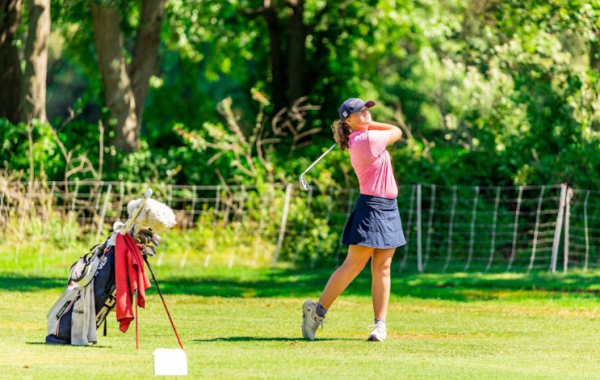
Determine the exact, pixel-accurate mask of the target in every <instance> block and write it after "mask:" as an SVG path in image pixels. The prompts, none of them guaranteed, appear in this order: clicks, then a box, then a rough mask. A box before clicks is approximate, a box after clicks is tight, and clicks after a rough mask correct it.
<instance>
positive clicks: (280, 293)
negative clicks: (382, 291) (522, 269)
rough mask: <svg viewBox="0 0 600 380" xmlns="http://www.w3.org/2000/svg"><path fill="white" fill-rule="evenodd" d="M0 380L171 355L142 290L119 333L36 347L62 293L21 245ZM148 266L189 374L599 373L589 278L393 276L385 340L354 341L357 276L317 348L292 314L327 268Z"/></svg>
mask: <svg viewBox="0 0 600 380" xmlns="http://www.w3.org/2000/svg"><path fill="white" fill-rule="evenodd" d="M0 254H1V256H0V257H1V258H0V337H1V338H0V377H1V378H44V379H54V378H56V379H64V378H66V377H75V376H76V377H82V378H102V379H106V378H145V377H151V376H153V356H152V353H153V351H154V349H156V348H176V347H178V345H177V341H176V339H175V336H174V334H173V331H172V329H171V327H170V324H169V321H168V318H167V316H166V313H165V311H164V309H163V306H162V303H161V301H160V298H159V297H158V296H157V293H156V289H155V287H154V285H153V288H152V289H150V291H149V297H148V300H147V307H146V308H145V309H141V310H140V321H139V323H140V345H141V347H140V350H138V351H136V349H135V325H134V324H132V325H131V327H130V330H129V331H128V332H127V333H126V334H123V333H121V332H119V331H118V328H117V322H116V320H115V316H114V314H111V315H110V316H109V325H108V336H107V337H104V336H102V332H101V330H100V331H99V336H98V340H99V342H98V344H97V345H95V346H91V345H90V346H87V347H72V346H68V347H62V346H48V345H45V344H44V338H45V336H46V316H45V315H46V312H47V310H48V308H49V307H50V306H51V305H52V303H53V302H54V301H55V300H56V299H57V297H58V296H59V295H60V294H61V293H62V291H63V288H64V286H65V285H66V284H65V279H66V276H67V271H68V267H69V266H70V264H71V262H72V261H75V259H77V258H78V256H79V255H77V254H75V253H72V256H68V257H67V262H66V263H65V262H63V261H64V260H63V255H62V253H60V252H51V253H47V254H45V256H44V257H43V260H42V261H41V264H40V260H39V255H38V253H37V252H36V251H35V250H33V249H32V250H27V249H22V250H21V252H20V256H19V259H18V264H15V260H14V257H13V256H12V255H11V251H10V250H7V249H3V248H2V246H0ZM181 257H182V253H180V252H171V253H170V254H169V255H166V256H165V257H164V258H163V260H162V263H161V265H160V266H158V265H156V261H153V263H154V264H155V265H154V269H155V272H156V274H157V276H158V277H159V284H160V285H161V290H162V291H163V293H164V294H165V296H166V301H167V304H168V306H169V309H170V311H171V314H172V316H173V318H174V320H175V323H176V325H177V329H178V331H179V333H180V335H181V338H182V340H183V344H184V346H185V350H186V353H187V357H188V365H189V374H190V377H193V378H211V379H214V378H319V379H323V378H349V377H352V378H408V379H430V378H444V379H465V378H481V379H494V378H498V379H500V378H501V379H507V378H510V379H513V378H527V379H537V378H540V379H541V378H552V379H556V378H560V379H566V378H598V377H600V361H599V360H598V359H599V358H600V320H599V316H600V309H599V308H598V298H597V296H596V291H597V290H598V289H600V287H599V285H598V284H600V273H598V272H593V273H588V274H585V275H584V274H581V273H575V274H570V275H568V276H562V275H555V276H551V275H548V274H545V273H543V274H539V273H538V274H534V275H531V276H524V275H521V274H503V273H502V274H489V275H482V274H477V273H472V274H464V273H457V274H444V275H442V274H437V275H436V274H426V275H419V274H416V273H410V272H409V273H403V274H397V273H394V278H393V285H392V288H393V289H392V297H391V302H390V310H389V313H388V319H387V324H388V340H387V341H386V342H385V343H375V342H367V341H366V337H367V335H368V332H369V330H368V329H367V326H368V325H370V324H372V323H373V320H372V317H373V315H372V307H371V301H370V273H369V271H368V269H367V270H365V272H364V273H363V274H361V276H360V277H359V278H357V280H356V281H355V282H354V283H353V284H352V285H351V286H350V288H348V289H347V291H346V292H345V293H344V294H343V295H342V297H341V298H340V299H339V300H338V301H337V302H336V304H335V305H334V307H333V308H332V309H331V310H330V312H329V313H328V316H327V322H326V324H325V328H324V329H323V330H319V332H318V335H317V337H318V340H317V341H315V342H306V341H304V340H302V335H301V332H300V323H301V311H300V308H301V305H302V302H303V301H304V300H305V299H306V298H313V299H316V298H317V297H318V295H319V293H320V291H321V290H322V288H323V286H324V285H325V283H326V281H327V279H328V276H329V274H330V273H331V272H332V270H333V268H331V269H320V270H317V271H313V270H294V269H286V268H278V269H276V270H270V269H267V268H262V269H258V268H250V267H247V266H234V267H233V268H232V269H228V268H227V267H226V266H223V265H220V264H218V263H216V264H215V265H210V266H209V267H208V268H206V267H204V266H203V264H202V263H204V259H203V256H202V254H201V253H196V252H194V253H190V254H189V259H188V260H187V261H186V265H185V266H184V267H181V266H180V263H181Z"/></svg>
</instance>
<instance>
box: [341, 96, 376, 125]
mask: <svg viewBox="0 0 600 380" xmlns="http://www.w3.org/2000/svg"><path fill="white" fill-rule="evenodd" d="M374 105H375V102H374V101H372V100H368V101H367V102H364V101H362V99H358V98H350V99H348V100H346V101H345V102H344V103H342V105H341V106H340V120H341V121H346V119H347V118H348V116H350V115H352V114H353V113H356V112H358V111H360V110H361V109H362V108H363V107H367V108H371V107H373V106H374Z"/></svg>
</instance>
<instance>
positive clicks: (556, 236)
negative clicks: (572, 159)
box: [550, 183, 567, 273]
mask: <svg viewBox="0 0 600 380" xmlns="http://www.w3.org/2000/svg"><path fill="white" fill-rule="evenodd" d="M566 197H567V185H566V184H564V183H563V184H562V185H560V201H559V203H558V217H557V218H556V229H555V230H554V242H553V243H552V261H551V263H550V271H551V272H552V273H556V260H557V258H558V246H559V244H560V232H561V231H562V224H563V219H564V215H565V199H566Z"/></svg>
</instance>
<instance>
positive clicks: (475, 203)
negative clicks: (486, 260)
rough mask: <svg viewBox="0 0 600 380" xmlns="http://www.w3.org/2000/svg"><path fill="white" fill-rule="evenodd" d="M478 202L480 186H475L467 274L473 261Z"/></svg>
mask: <svg viewBox="0 0 600 380" xmlns="http://www.w3.org/2000/svg"><path fill="white" fill-rule="evenodd" d="M477 202H479V186H475V198H473V212H472V213H471V233H470V235H469V254H468V256H467V263H466V264H465V269H464V271H465V272H466V271H467V270H468V269H469V266H470V265H471V260H472V259H473V242H474V239H475V219H476V218H477Z"/></svg>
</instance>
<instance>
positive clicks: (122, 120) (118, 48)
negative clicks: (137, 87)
mask: <svg viewBox="0 0 600 380" xmlns="http://www.w3.org/2000/svg"><path fill="white" fill-rule="evenodd" d="M92 22H93V26H94V44H95V45H96V53H97V54H98V67H99V69H100V75H101V77H102V85H103V86H104V103H105V105H106V107H108V109H109V110H110V115H111V118H112V119H114V120H112V121H111V122H110V123H109V125H111V126H112V127H113V129H114V130H115V132H116V134H115V137H114V139H113V141H111V143H112V145H114V146H115V148H116V149H117V150H118V151H121V152H124V153H130V152H132V151H134V150H136V149H138V148H139V141H140V130H139V125H138V121H137V116H136V109H135V98H134V95H133V91H132V89H131V83H130V81H129V76H128V75H127V67H126V63H125V57H124V56H123V35H122V34H121V17H120V15H119V10H118V9H116V8H110V7H100V6H98V5H96V4H93V3H92Z"/></svg>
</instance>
